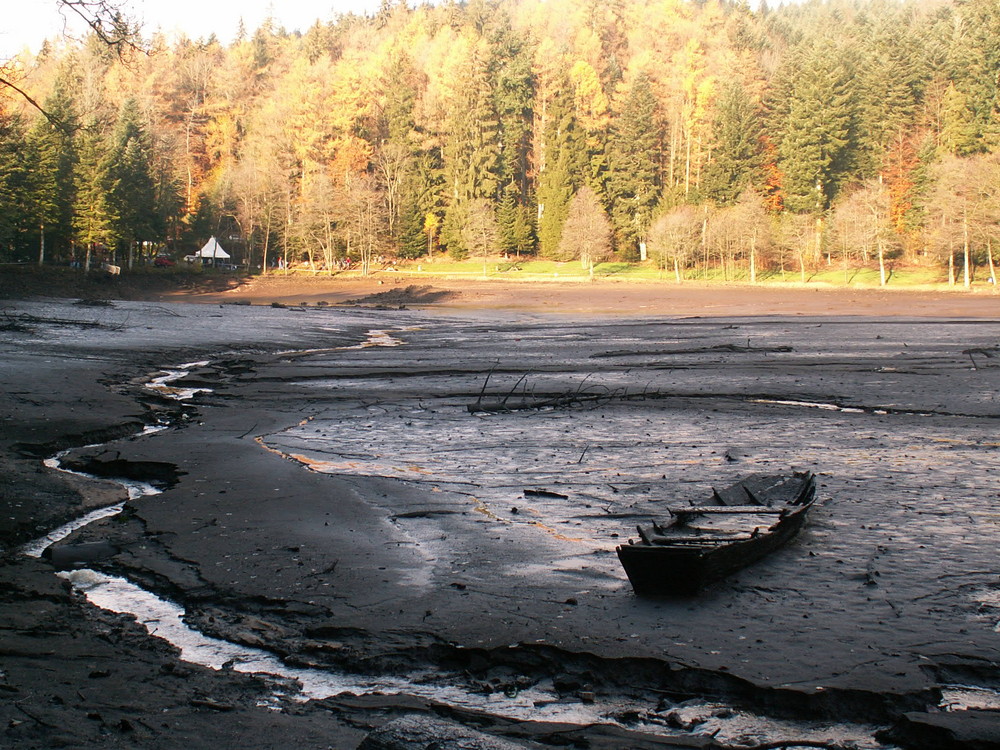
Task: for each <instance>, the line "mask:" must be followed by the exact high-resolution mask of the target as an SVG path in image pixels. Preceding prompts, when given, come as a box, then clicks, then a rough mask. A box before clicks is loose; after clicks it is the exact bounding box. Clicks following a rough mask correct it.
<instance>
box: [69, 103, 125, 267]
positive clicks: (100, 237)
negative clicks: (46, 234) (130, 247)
mask: <svg viewBox="0 0 1000 750" xmlns="http://www.w3.org/2000/svg"><path fill="white" fill-rule="evenodd" d="M109 167H110V164H109V162H108V148H107V145H106V143H105V138H104V133H103V132H102V129H101V127H100V123H98V122H97V121H96V120H93V119H92V120H90V121H89V122H87V123H86V124H85V125H84V126H83V127H82V128H81V129H80V131H78V135H77V168H76V172H75V175H74V176H75V183H74V188H75V201H74V210H73V230H74V235H75V241H76V243H77V244H79V245H81V246H83V248H84V253H85V256H84V262H83V266H84V268H85V269H86V270H89V269H90V263H91V259H92V257H93V253H94V252H95V251H96V250H98V249H99V248H100V247H106V246H108V245H110V243H111V242H112V240H113V238H114V235H113V227H114V224H115V222H116V221H117V218H118V217H117V216H115V214H114V213H113V211H112V208H111V204H110V201H109V199H108V196H109V195H110V194H111V192H112V191H113V190H114V188H115V185H114V184H113V183H112V181H111V175H110V170H109Z"/></svg>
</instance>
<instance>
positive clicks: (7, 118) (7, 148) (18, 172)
mask: <svg viewBox="0 0 1000 750" xmlns="http://www.w3.org/2000/svg"><path fill="white" fill-rule="evenodd" d="M2 105H3V103H2V102H0V257H4V256H6V258H7V259H13V258H16V257H19V256H18V255H17V249H18V245H20V244H21V243H20V239H21V238H20V234H21V231H22V229H23V227H24V226H25V224H26V223H27V222H28V216H27V210H26V206H25V204H24V201H23V198H24V195H25V188H26V186H27V182H28V175H29V169H28V165H27V163H25V161H24V150H25V135H24V127H23V125H22V123H21V119H20V118H19V117H15V116H13V115H10V114H8V113H7V112H5V111H4V110H3V108H2Z"/></svg>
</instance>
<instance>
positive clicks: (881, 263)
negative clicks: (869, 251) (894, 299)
mask: <svg viewBox="0 0 1000 750" xmlns="http://www.w3.org/2000/svg"><path fill="white" fill-rule="evenodd" d="M875 243H876V246H877V248H878V285H879V286H885V280H886V279H885V251H884V250H883V249H882V240H881V239H877V240H875Z"/></svg>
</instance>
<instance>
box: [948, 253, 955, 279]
mask: <svg viewBox="0 0 1000 750" xmlns="http://www.w3.org/2000/svg"><path fill="white" fill-rule="evenodd" d="M948 286H955V249H954V248H951V247H950V248H948Z"/></svg>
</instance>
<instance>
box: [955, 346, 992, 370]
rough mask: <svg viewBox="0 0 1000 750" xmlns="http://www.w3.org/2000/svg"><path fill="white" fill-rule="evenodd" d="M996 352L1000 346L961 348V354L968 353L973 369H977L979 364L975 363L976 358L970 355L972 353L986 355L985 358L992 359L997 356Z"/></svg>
mask: <svg viewBox="0 0 1000 750" xmlns="http://www.w3.org/2000/svg"><path fill="white" fill-rule="evenodd" d="M998 353H1000V346H991V347H989V348H982V347H980V348H975V349H963V350H962V354H968V355H969V361H970V362H972V369H973V370H978V369H979V365H977V364H976V358H975V357H973V356H972V355H973V354H981V355H982V356H984V357H986V358H987V359H993V358H994V357H996V356H997V354H998Z"/></svg>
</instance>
